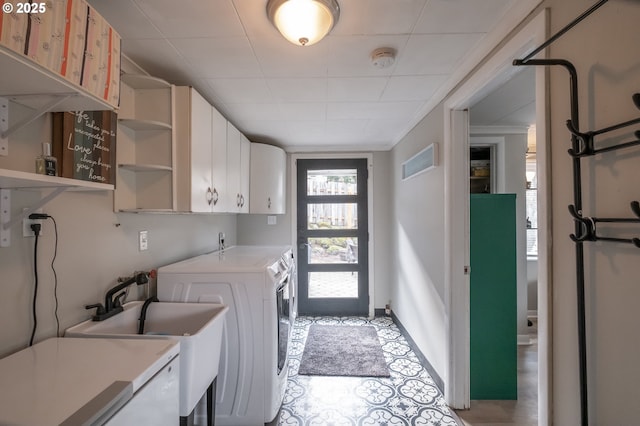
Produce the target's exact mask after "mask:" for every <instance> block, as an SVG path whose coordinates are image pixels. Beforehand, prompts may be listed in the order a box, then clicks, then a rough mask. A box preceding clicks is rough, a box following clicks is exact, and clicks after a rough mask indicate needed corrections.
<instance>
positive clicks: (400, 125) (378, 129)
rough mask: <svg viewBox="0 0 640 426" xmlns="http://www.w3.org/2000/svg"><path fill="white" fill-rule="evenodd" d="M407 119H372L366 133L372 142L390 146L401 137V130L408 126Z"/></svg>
mask: <svg viewBox="0 0 640 426" xmlns="http://www.w3.org/2000/svg"><path fill="white" fill-rule="evenodd" d="M407 123H408V121H405V120H397V119H394V120H370V121H369V122H368V123H367V126H366V129H365V131H364V135H365V137H366V138H367V139H369V140H370V141H371V143H375V144H377V145H386V146H388V147H390V146H391V145H393V143H394V142H395V140H396V139H397V138H398V137H400V136H401V135H400V134H399V131H400V130H402V129H404V128H405V127H406V126H407Z"/></svg>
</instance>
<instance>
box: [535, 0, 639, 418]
mask: <svg viewBox="0 0 640 426" xmlns="http://www.w3.org/2000/svg"><path fill="white" fill-rule="evenodd" d="M546 3H547V4H548V5H550V6H551V7H552V9H551V12H552V13H551V29H552V32H555V31H557V30H558V29H559V28H560V27H562V26H563V25H565V24H566V23H568V22H569V21H570V20H572V19H573V18H574V17H576V16H577V15H579V14H580V13H581V12H582V11H583V10H584V9H586V8H587V6H589V5H588V4H585V3H584V2H583V1H579V0H571V1H566V0H554V1H547V2H546ZM639 19H640V4H638V2H629V1H613V2H609V3H607V4H605V5H604V6H603V7H602V8H601V9H600V10H598V11H597V12H596V13H595V14H594V15H592V16H591V17H589V18H588V19H587V20H585V21H584V22H582V23H581V24H580V25H578V26H576V27H575V28H574V29H573V30H571V31H570V32H569V33H567V34H566V35H565V36H564V37H563V38H562V39H561V40H560V41H558V42H556V43H555V44H554V45H552V48H551V57H557V58H565V59H568V60H569V61H571V62H573V64H574V65H575V66H576V68H577V69H578V73H579V89H578V90H579V93H578V95H579V99H580V123H581V128H582V129H585V130H595V129H598V128H602V127H606V126H609V125H612V124H616V123H619V122H622V121H625V120H630V119H633V118H636V117H638V116H639V115H640V113H639V111H638V109H637V108H635V107H634V105H633V103H632V102H631V95H632V94H633V93H635V92H637V91H638V90H639V88H640V61H639V59H638V53H637V52H638V45H639V43H640V33H638V31H637V22H638V20H639ZM550 78H551V87H550V100H549V105H550V116H551V141H550V146H551V156H552V158H551V164H552V182H553V183H552V197H553V198H552V202H553V211H552V214H553V234H552V235H553V298H554V302H553V348H554V349H553V371H554V377H553V385H554V389H553V390H554V420H555V424H558V425H568V424H578V423H579V422H578V419H579V411H578V407H579V398H578V387H577V385H578V371H577V351H578V350H577V325H576V308H575V306H576V301H575V300H576V290H575V276H576V272H575V261H574V259H575V257H574V244H573V243H572V242H571V241H570V240H569V238H568V235H569V234H570V233H572V232H573V221H572V219H571V218H570V216H569V214H568V213H567V205H568V204H570V203H572V202H573V201H572V200H573V196H572V186H571V185H572V177H571V161H570V159H569V157H568V155H567V149H568V148H569V134H568V131H567V129H566V127H565V120H567V119H568V118H569V116H570V111H569V99H568V97H569V96H568V76H567V73H566V72H565V71H564V70H562V69H558V68H554V69H552V70H551V71H550ZM637 129H638V126H635V127H632V128H631V129H626V130H625V131H624V132H621V133H623V134H624V136H622V137H619V139H618V142H622V141H629V140H633V139H635V138H634V137H633V136H632V135H631V134H630V132H631V131H632V130H637ZM619 135H620V133H618V136H619ZM598 140H600V141H603V138H599V139H598ZM639 158H640V151H639V150H638V149H637V148H636V149H629V150H626V151H619V152H617V153H609V154H605V155H600V156H598V157H593V158H589V159H585V160H583V161H582V167H583V176H584V177H583V185H584V188H585V191H584V193H585V194H587V195H586V196H585V198H584V201H583V206H584V215H585V216H596V217H597V216H600V217H631V216H632V215H631V212H630V209H629V202H630V201H631V200H637V199H638V185H637V182H638V179H639V177H640V171H639V169H638V160H639ZM617 228H618V229H620V231H619V232H614V231H607V227H600V228H599V232H600V233H601V234H602V235H619V236H625V237H631V236H633V237H637V236H639V235H640V227H638V226H623V227H620V226H618V227H617ZM639 256H640V252H639V251H638V249H637V248H634V247H632V246H630V245H622V244H614V243H596V244H594V243H588V244H586V245H585V264H586V292H587V335H588V348H587V351H588V354H587V356H588V364H589V399H590V418H591V422H590V424H597V425H614V424H619V425H622V424H635V423H637V421H638V420H637V419H638V418H639V417H640V405H639V404H638V403H637V397H636V396H635V395H636V393H637V384H638V382H640V369H639V368H638V359H640V342H639V340H638V339H637V338H635V336H637V333H638V327H637V305H638V301H639V300H640V286H638V285H637V284H638V260H639Z"/></svg>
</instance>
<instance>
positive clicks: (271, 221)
mask: <svg viewBox="0 0 640 426" xmlns="http://www.w3.org/2000/svg"><path fill="white" fill-rule="evenodd" d="M276 223H277V222H276V217H275V216H267V225H275V224H276Z"/></svg>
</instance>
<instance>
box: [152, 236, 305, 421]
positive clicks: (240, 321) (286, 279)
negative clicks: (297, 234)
mask: <svg viewBox="0 0 640 426" xmlns="http://www.w3.org/2000/svg"><path fill="white" fill-rule="evenodd" d="M292 256H293V254H292V250H291V247H281V246H277V247H274V246H270V247H264V246H236V247H230V248H228V249H225V250H224V251H223V252H213V253H208V254H205V255H201V256H197V257H194V258H191V259H187V260H184V261H182V262H178V263H174V264H172V265H167V266H164V267H161V268H159V269H158V281H157V283H158V299H159V300H160V301H171V302H203V303H207V302H218V303H224V304H226V305H228V306H229V311H228V312H227V317H226V321H225V330H224V333H223V336H222V351H221V356H220V366H219V369H218V379H217V390H216V408H215V421H216V425H241V426H258V425H260V426H262V425H264V424H265V423H269V422H271V421H272V420H273V419H274V418H275V417H276V415H277V414H278V411H279V409H280V406H281V405H282V400H283V398H284V392H285V389H286V384H287V377H288V356H287V348H288V344H289V340H290V338H291V328H292V327H291V325H292V323H293V319H294V316H295V279H294V276H295V271H294V264H295V263H294V261H293V257H292Z"/></svg>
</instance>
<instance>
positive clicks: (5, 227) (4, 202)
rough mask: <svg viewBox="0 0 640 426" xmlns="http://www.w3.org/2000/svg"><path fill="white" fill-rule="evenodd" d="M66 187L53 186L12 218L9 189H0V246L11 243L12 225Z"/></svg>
mask: <svg viewBox="0 0 640 426" xmlns="http://www.w3.org/2000/svg"><path fill="white" fill-rule="evenodd" d="M67 189H68V188H67V187H58V188H54V189H53V191H51V192H50V193H48V194H47V195H45V196H44V197H42V198H40V199H39V200H38V201H37V202H35V203H33V204H32V205H31V206H30V207H29V208H25V209H24V211H22V212H20V213H19V214H18V215H17V216H16V217H14V218H13V219H12V218H11V190H9V189H0V224H1V225H2V226H0V247H9V246H10V245H11V227H12V226H13V225H15V224H16V223H21V222H22V219H24V218H26V217H28V216H29V215H30V214H31V213H34V212H36V211H37V210H38V209H40V208H42V206H44V205H45V204H47V203H48V202H49V201H51V200H53V199H54V198H56V197H57V196H58V195H60V194H62V193H63V192H64V191H65V190H67Z"/></svg>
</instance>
